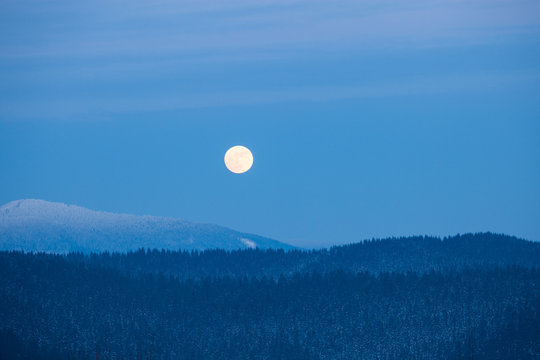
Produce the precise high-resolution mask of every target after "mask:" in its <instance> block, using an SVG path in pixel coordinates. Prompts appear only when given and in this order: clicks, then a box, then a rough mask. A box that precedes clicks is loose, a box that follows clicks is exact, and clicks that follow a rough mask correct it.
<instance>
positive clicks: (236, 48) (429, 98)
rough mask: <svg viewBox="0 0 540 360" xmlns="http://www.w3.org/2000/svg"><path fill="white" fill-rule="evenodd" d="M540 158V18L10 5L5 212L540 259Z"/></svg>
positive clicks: (500, 7) (406, 7)
mask: <svg viewBox="0 0 540 360" xmlns="http://www.w3.org/2000/svg"><path fill="white" fill-rule="evenodd" d="M238 144H241V145H245V146H247V147H249V148H250V149H251V150H252V151H253V154H254V157H255V164H254V166H253V168H252V170H251V171H250V172H248V173H246V174H243V175H235V174H232V173H229V172H228V171H227V170H226V169H225V167H224V164H223V155H224V153H225V151H226V150H227V149H228V148H229V147H230V146H233V145H238ZM539 155H540V3H539V2H538V1H527V0H513V1H510V0H502V1H498V0H493V1H484V0H478V1H461V0H447V1H420V0H413V1H407V2H404V1H335V2H328V1H316V0H311V1H304V0H298V1H294V0H282V1H278V0H274V1H264V0H261V1H227V2H225V1H214V0H209V1H153V2H142V1H96V2H68V1H51V2H44V1H3V2H1V3H0V202H1V203H6V202H8V201H11V200H15V199H20V198H40V199H45V200H50V201H61V202H66V203H73V204H78V205H81V206H86V207H89V208H92V209H97V210H107V211H114V212H124V213H135V214H152V215H163V216H175V217H182V218H184V219H188V220H193V221H200V222H210V223H217V224H220V225H225V226H229V227H233V228H235V229H238V230H242V231H249V232H254V233H258V234H261V235H266V236H271V237H274V238H276V239H279V240H282V241H287V242H290V243H293V244H298V245H302V246H323V245H329V244H338V243H347V242H353V241H358V240H362V239H365V238H371V237H386V236H399V235H411V234H432V235H450V234H455V233H458V232H459V233H463V232H469V231H487V230H490V231H496V232H504V233H509V234H514V235H517V236H521V237H525V238H528V239H532V240H540V222H539V221H538V219H539V218H540V186H539V185H538V184H540V156H539Z"/></svg>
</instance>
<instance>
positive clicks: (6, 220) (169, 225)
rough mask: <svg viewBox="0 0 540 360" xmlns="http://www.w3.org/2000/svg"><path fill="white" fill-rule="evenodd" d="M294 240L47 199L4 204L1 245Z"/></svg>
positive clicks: (66, 248) (244, 244) (172, 245)
mask: <svg viewBox="0 0 540 360" xmlns="http://www.w3.org/2000/svg"><path fill="white" fill-rule="evenodd" d="M256 247H257V248H263V249H264V248H283V249H289V248H292V246H290V245H287V244H284V243H281V242H279V241H276V240H272V239H268V238H265V237H262V236H257V235H252V234H245V233H241V232H237V231H234V230H231V229H228V228H225V227H221V226H217V225H209V224H197V223H192V222H188V221H183V220H180V219H175V218H166V217H157V216H136V215H126V214H115V213H109V212H100V211H93V210H89V209H86V208H83V207H80V206H75V205H66V204H63V203H54V202H48V201H43V200H33V199H28V200H17V201H12V202H10V203H8V204H6V205H4V206H2V207H0V250H24V251H44V252H54V253H66V252H70V251H81V252H85V253H88V252H101V251H111V252H112V251H117V252H126V251H129V250H137V249H139V248H151V249H169V250H178V249H184V250H204V249H213V248H220V249H225V250H235V249H248V248H256Z"/></svg>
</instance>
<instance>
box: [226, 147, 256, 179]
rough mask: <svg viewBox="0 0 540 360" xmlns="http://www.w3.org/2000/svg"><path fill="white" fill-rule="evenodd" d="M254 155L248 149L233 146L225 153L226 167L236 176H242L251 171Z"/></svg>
mask: <svg viewBox="0 0 540 360" xmlns="http://www.w3.org/2000/svg"><path fill="white" fill-rule="evenodd" d="M252 165H253V154H252V153H251V151H249V149H248V148H247V147H244V146H240V145H237V146H233V147H232V148H230V149H229V150H227V152H226V153H225V166H226V167H227V169H229V170H230V171H232V172H233V173H235V174H242V173H245V172H246V171H248V170H249V169H251V166H252Z"/></svg>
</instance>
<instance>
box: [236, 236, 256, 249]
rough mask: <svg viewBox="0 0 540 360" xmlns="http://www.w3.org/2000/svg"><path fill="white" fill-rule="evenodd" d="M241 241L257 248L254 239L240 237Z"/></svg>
mask: <svg viewBox="0 0 540 360" xmlns="http://www.w3.org/2000/svg"><path fill="white" fill-rule="evenodd" d="M240 241H241V242H242V243H243V244H244V245H246V246H247V247H248V248H250V249H255V248H256V247H257V244H255V241H253V240H249V239H246V238H240Z"/></svg>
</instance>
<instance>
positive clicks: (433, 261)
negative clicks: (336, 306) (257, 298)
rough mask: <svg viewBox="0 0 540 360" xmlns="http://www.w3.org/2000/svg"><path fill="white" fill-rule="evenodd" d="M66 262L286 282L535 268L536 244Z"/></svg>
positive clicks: (153, 255) (513, 241)
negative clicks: (312, 276)
mask: <svg viewBox="0 0 540 360" xmlns="http://www.w3.org/2000/svg"><path fill="white" fill-rule="evenodd" d="M66 259H67V260H68V261H70V262H75V263H79V262H83V263H86V264H87V265H89V266H104V267H110V268H114V269H118V270H120V271H122V272H127V273H139V272H142V273H163V274H166V275H174V276H175V277H178V278H180V279H190V278H204V277H224V276H229V277H243V276H247V277H252V276H255V277H259V278H260V277H263V276H265V277H271V278H276V277H278V276H280V275H283V276H291V275H293V274H296V273H298V272H301V273H306V272H308V273H312V272H320V273H323V272H329V271H333V270H345V271H352V272H359V271H369V272H372V273H380V272H402V273H405V272H408V271H413V272H418V273H425V272H429V271H432V270H434V271H441V272H454V271H460V270H462V269H465V268H493V267H505V266H511V265H518V266H523V267H536V266H539V265H540V243H538V242H531V241H525V240H520V239H517V238H515V237H511V236H506V235H498V234H492V233H480V234H465V235H458V236H453V237H448V238H444V239H441V238H435V237H403V238H391V239H384V240H371V241H364V242H360V243H356V244H351V245H345V246H336V247H333V248H330V249H322V250H312V251H300V250H291V251H283V250H258V249H255V250H251V249H250V250H241V251H232V252H231V251H224V250H207V251H203V252H187V251H165V250H151V251H150V250H139V251H136V252H129V253H127V254H114V253H113V254H109V253H101V254H93V255H91V256H86V255H82V254H70V255H67V256H66Z"/></svg>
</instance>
